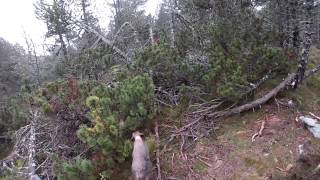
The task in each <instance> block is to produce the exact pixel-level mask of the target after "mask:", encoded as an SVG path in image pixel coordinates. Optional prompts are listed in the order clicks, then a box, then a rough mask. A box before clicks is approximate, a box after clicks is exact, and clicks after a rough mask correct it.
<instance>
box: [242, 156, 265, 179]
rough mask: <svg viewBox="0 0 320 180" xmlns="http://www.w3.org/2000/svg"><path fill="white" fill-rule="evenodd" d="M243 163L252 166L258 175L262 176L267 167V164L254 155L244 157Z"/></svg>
mask: <svg viewBox="0 0 320 180" xmlns="http://www.w3.org/2000/svg"><path fill="white" fill-rule="evenodd" d="M244 163H245V165H246V166H247V167H254V168H255V169H256V170H257V173H258V174H259V175H260V176H262V175H263V173H264V172H266V169H267V168H268V166H267V165H266V164H265V163H264V162H263V161H262V160H260V159H258V158H255V157H245V158H244Z"/></svg>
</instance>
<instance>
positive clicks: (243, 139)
mask: <svg viewBox="0 0 320 180" xmlns="http://www.w3.org/2000/svg"><path fill="white" fill-rule="evenodd" d="M302 91H304V94H303V96H299V92H298V93H296V94H298V95H296V94H295V96H293V97H290V98H292V99H294V101H296V102H297V105H296V106H299V105H298V104H299V103H300V106H301V105H302V104H303V103H304V102H302V101H306V100H308V99H313V100H316V99H317V98H316V97H318V96H317V95H316V94H314V93H312V92H311V91H310V92H308V93H305V92H306V89H303V90H302ZM306 94H309V95H308V96H306ZM289 96H290V93H289ZM314 96H315V97H314ZM298 97H299V98H302V101H301V102H299V98H298ZM316 104H318V103H316ZM300 109H302V110H303V111H301V110H300ZM319 110H320V109H319V108H318V106H310V107H305V106H302V107H295V108H287V107H284V106H281V105H280V106H279V105H278V104H277V103H275V101H272V102H269V104H268V105H266V106H264V107H263V108H262V109H260V110H258V111H256V112H246V113H243V114H242V115H238V116H234V117H231V118H227V119H223V120H222V121H221V122H219V123H218V124H217V127H218V130H216V132H215V134H214V135H212V136H211V137H210V138H206V139H202V140H201V141H199V142H198V143H197V145H196V146H195V147H194V148H191V149H190V150H189V151H188V152H185V153H183V154H181V153H180V151H178V150H174V149H171V151H168V152H167V153H166V155H165V157H164V158H163V160H162V161H163V163H162V164H163V165H162V168H163V171H164V172H165V173H164V176H165V179H187V180H189V179H190V180H193V179H195V180H197V179H199V180H200V179H201V180H202V179H203V180H207V179H208V180H213V179H216V180H227V179H228V180H229V179H231V180H232V179H236V180H238V179H244V180H246V179H248V180H268V179H312V178H308V177H307V175H306V174H308V173H309V172H310V171H309V172H308V171H307V170H306V171H305V172H303V170H302V169H301V167H300V166H299V158H300V156H301V155H299V146H300V147H305V144H307V145H308V148H309V149H312V152H314V153H313V154H315V155H319V162H313V163H314V164H309V165H307V166H308V168H309V169H310V168H315V167H316V166H317V165H318V164H319V163H320V139H316V138H314V137H313V135H312V134H311V133H310V132H309V131H308V130H307V129H306V128H305V127H304V125H303V124H302V123H301V122H299V121H298V122H297V117H298V116H300V115H304V114H307V113H309V112H313V113H314V114H316V115H318V116H320V111H319ZM263 122H264V124H265V125H264V129H263V131H262V135H261V136H257V137H256V138H255V140H254V141H253V140H252V137H253V135H254V134H255V133H257V132H259V130H260V129H261V125H262V123H263ZM302 145H304V146H302ZM311 159H315V158H313V157H311ZM307 163H308V162H307ZM315 163H318V164H315ZM300 164H301V163H300ZM297 172H299V173H298V175H297ZM314 179H320V176H319V178H314Z"/></svg>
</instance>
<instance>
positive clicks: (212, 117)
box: [168, 65, 320, 151]
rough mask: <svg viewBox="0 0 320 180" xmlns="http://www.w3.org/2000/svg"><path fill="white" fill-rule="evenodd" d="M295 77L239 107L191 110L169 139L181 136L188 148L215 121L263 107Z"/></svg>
mask: <svg viewBox="0 0 320 180" xmlns="http://www.w3.org/2000/svg"><path fill="white" fill-rule="evenodd" d="M319 70H320V65H318V66H316V67H315V68H314V69H311V70H309V71H307V72H306V73H305V76H304V79H306V78H308V77H311V76H312V75H314V74H315V73H316V72H318V71H319ZM295 78H296V73H291V74H289V75H288V76H287V77H286V78H285V79H284V80H283V81H282V82H281V83H280V84H278V85H277V86H276V87H275V88H273V89H272V90H271V91H270V92H268V93H267V94H265V95H264V96H262V97H260V98H258V99H256V100H254V101H251V102H249V103H246V104H243V105H240V106H237V107H233V105H232V106H231V107H230V108H227V109H224V110H221V111H215V110H216V109H217V108H218V107H219V106H220V105H221V104H218V105H217V104H214V105H212V107H206V109H210V111H203V110H199V109H198V110H196V111H194V112H191V113H189V114H187V115H186V116H185V118H184V120H185V124H186V125H184V126H182V127H181V128H179V129H177V130H176V131H174V133H173V134H172V135H171V138H170V140H169V141H170V142H171V141H173V139H174V138H178V139H179V138H180V139H181V145H180V150H181V151H183V150H186V149H187V148H188V147H190V146H191V145H192V144H193V143H189V144H188V140H189V141H190V140H191V142H195V141H197V140H198V139H200V138H203V137H205V136H208V135H209V134H210V133H211V132H212V131H213V130H214V124H215V122H217V121H219V120H221V119H222V118H223V117H228V116H232V115H236V114H240V113H242V112H245V111H248V110H251V109H255V108H261V106H262V105H264V104H265V103H267V102H268V101H269V100H271V99H272V98H274V97H276V96H277V95H278V94H279V93H280V92H282V91H283V90H285V89H290V88H293V86H292V84H293V82H294V80H295ZM198 112H201V113H198ZM168 143H169V142H168Z"/></svg>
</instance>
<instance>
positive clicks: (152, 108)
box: [0, 0, 320, 179]
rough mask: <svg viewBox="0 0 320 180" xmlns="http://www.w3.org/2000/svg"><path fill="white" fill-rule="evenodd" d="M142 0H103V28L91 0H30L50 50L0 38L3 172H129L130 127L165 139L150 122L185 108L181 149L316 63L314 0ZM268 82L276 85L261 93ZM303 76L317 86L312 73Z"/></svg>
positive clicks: (153, 143) (84, 175)
mask: <svg viewBox="0 0 320 180" xmlns="http://www.w3.org/2000/svg"><path fill="white" fill-rule="evenodd" d="M146 2H147V0H113V1H110V2H109V9H106V11H112V12H113V17H112V19H111V21H110V23H109V26H108V28H107V29H104V28H102V27H101V24H100V23H99V22H100V21H99V19H98V18H97V17H95V13H94V11H95V9H94V8H93V7H94V6H95V1H92V0H77V1H74V0H38V1H37V2H36V3H35V4H34V8H35V14H36V15H37V18H38V19H39V20H41V21H43V22H44V23H45V24H46V26H47V32H46V37H47V38H51V39H52V40H53V42H54V44H52V45H51V46H50V47H49V48H48V49H47V51H48V52H49V55H43V53H42V52H37V50H36V48H35V44H34V43H33V41H32V39H31V38H30V37H27V36H26V37H25V41H26V47H27V48H23V46H21V45H17V44H16V45H13V44H10V43H9V42H7V41H6V40H5V39H3V38H0V143H1V144H0V146H2V147H1V149H4V150H3V152H1V155H0V157H1V158H3V161H2V165H1V168H0V169H1V170H0V179H1V178H3V179H16V178H21V179H24V178H26V177H30V176H33V175H36V174H37V176H39V177H41V178H42V179H56V178H58V179H123V178H125V177H129V175H130V165H129V164H130V158H131V151H132V142H131V141H130V137H131V133H132V132H133V131H135V130H140V131H142V132H144V133H145V134H146V135H147V137H148V138H147V139H146V141H147V143H148V144H149V146H150V149H151V152H153V151H155V149H157V148H156V147H158V148H159V146H161V147H163V146H165V147H166V146H168V145H169V144H170V143H169V144H165V142H162V141H161V143H160V144H159V142H158V141H157V138H159V137H155V136H154V134H155V132H154V130H153V128H154V126H155V124H158V123H159V124H162V123H164V119H166V117H169V116H170V117H172V116H173V114H175V115H176V116H174V117H178V116H179V115H182V114H185V113H186V112H188V115H187V116H183V118H182V119H183V120H181V116H179V117H180V118H179V121H178V120H177V121H176V122H175V127H176V128H177V129H178V130H176V131H175V134H173V135H172V136H171V137H172V139H173V138H176V140H177V141H182V142H183V143H181V146H180V149H181V151H184V150H187V149H188V148H190V147H189V146H188V145H187V144H189V143H190V144H192V143H191V142H195V141H196V140H198V139H200V138H203V137H207V136H209V135H211V134H212V133H213V132H214V128H212V126H213V125H212V123H214V120H216V119H218V118H221V117H224V116H229V115H231V114H236V113H240V112H242V111H246V110H249V109H254V108H257V107H261V105H263V104H264V103H265V102H267V101H268V100H270V99H271V98H272V97H274V96H276V95H277V94H278V92H279V91H280V90H284V89H288V88H289V89H297V88H299V87H300V86H302V85H303V82H304V81H305V79H306V78H308V77H309V76H312V75H313V74H314V73H316V72H317V71H318V70H319V69H320V66H319V64H317V63H318V61H312V60H310V58H309V55H310V50H311V49H312V48H320V44H319V43H320V1H317V0H286V1H276V0H164V1H163V2H162V3H161V6H160V7H159V12H158V14H157V15H156V16H152V15H147V14H146V13H145V11H144V9H143V7H144V6H143V5H144V4H145V3H146ZM283 80H284V81H283ZM267 81H268V82H272V83H274V84H275V85H278V86H275V87H277V88H278V89H277V88H276V89H269V90H268V92H269V95H268V94H267V93H268V92H267V93H265V94H267V95H266V96H262V97H261V98H260V99H259V97H257V96H256V95H257V94H261V92H259V87H260V85H262V84H263V83H265V82H267ZM312 83H313V85H314V86H316V87H317V88H320V78H319V77H318V76H314V77H312ZM270 93H271V94H270ZM269 96H270V97H269ZM256 99H258V101H257V100H256ZM190 112H192V113H190ZM190 114H191V115H190ZM177 119H178V118H177ZM208 119H211V120H208ZM191 127H192V128H191ZM189 131H190V132H192V133H191V134H192V135H190V134H188V133H187V132H189ZM181 132H185V133H184V135H185V137H184V138H181V139H180V135H181V134H179V133H181ZM177 134H179V137H177V136H178V135H177ZM168 136H169V135H168ZM181 137H182V135H181ZM169 142H172V141H169ZM187 146H188V147H187ZM1 151H2V150H1ZM158 155H159V154H158ZM158 164H159V162H158ZM123 167H126V168H123ZM159 167H160V166H159ZM159 171H160V170H159ZM158 177H159V176H158Z"/></svg>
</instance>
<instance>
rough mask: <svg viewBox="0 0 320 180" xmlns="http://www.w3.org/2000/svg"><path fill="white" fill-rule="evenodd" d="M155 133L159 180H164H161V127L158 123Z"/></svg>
mask: <svg viewBox="0 0 320 180" xmlns="http://www.w3.org/2000/svg"><path fill="white" fill-rule="evenodd" d="M154 131H155V133H156V143H157V152H156V156H157V169H158V176H157V180H162V178H161V167H160V138H159V125H158V122H156V126H155V128H154Z"/></svg>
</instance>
